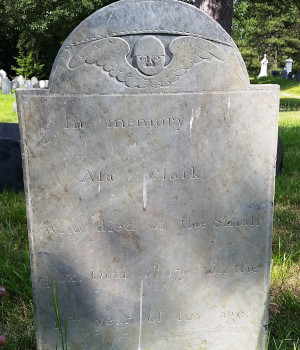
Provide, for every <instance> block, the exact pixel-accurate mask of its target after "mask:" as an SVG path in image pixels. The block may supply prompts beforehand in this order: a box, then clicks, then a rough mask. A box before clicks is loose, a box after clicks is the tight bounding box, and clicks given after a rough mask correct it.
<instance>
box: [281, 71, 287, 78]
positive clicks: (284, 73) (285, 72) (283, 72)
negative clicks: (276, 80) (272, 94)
mask: <svg viewBox="0 0 300 350" xmlns="http://www.w3.org/2000/svg"><path fill="white" fill-rule="evenodd" d="M281 78H282V79H287V78H288V73H287V71H286V69H284V70H283V71H282V74H281Z"/></svg>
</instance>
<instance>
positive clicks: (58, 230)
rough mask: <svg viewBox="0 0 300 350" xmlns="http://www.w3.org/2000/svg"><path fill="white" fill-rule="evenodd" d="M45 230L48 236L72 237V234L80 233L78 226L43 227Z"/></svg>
mask: <svg viewBox="0 0 300 350" xmlns="http://www.w3.org/2000/svg"><path fill="white" fill-rule="evenodd" d="M45 230H46V232H47V233H48V234H50V235H55V234H60V235H72V234H74V233H80V232H81V227H79V226H68V227H56V226H52V227H45Z"/></svg>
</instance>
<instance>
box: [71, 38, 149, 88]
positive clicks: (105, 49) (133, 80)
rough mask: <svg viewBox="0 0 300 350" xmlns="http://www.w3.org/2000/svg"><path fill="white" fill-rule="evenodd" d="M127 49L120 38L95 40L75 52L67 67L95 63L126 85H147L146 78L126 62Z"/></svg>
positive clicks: (124, 42) (126, 45) (127, 46)
mask: <svg viewBox="0 0 300 350" xmlns="http://www.w3.org/2000/svg"><path fill="white" fill-rule="evenodd" d="M129 51H130V48H129V45H128V44H127V42H126V41H125V40H123V39H121V38H108V39H100V40H96V41H94V42H93V43H91V44H88V45H86V46H85V47H83V48H82V49H81V50H80V51H79V52H77V53H76V54H75V55H74V56H73V57H72V58H71V60H70V62H69V67H70V68H77V67H79V66H80V65H82V64H84V63H87V64H96V65H98V66H101V67H103V69H104V70H105V71H107V72H108V73H109V75H110V76H112V77H115V78H116V79H117V80H119V81H121V82H124V83H125V84H126V85H127V86H128V87H147V86H149V82H148V80H147V79H145V78H144V77H143V76H142V75H141V74H140V73H139V72H138V71H137V70H136V69H135V68H133V67H132V66H131V65H130V64H129V63H128V61H127V59H126V55H127V54H128V53H129Z"/></svg>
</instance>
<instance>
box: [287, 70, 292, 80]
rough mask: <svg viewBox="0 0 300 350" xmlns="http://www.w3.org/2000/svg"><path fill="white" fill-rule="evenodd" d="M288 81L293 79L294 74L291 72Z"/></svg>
mask: <svg viewBox="0 0 300 350" xmlns="http://www.w3.org/2000/svg"><path fill="white" fill-rule="evenodd" d="M288 79H290V80H291V79H293V73H292V72H289V74H288Z"/></svg>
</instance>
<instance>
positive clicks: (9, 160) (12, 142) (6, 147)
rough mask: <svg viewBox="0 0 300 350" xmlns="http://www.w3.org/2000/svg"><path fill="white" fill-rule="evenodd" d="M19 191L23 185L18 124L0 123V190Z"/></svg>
mask: <svg viewBox="0 0 300 350" xmlns="http://www.w3.org/2000/svg"><path fill="white" fill-rule="evenodd" d="M8 188H10V189H14V190H16V191H21V190H23V189H24V185H23V171H22V157H21V147H20V132H19V125H18V124H16V123H0V191H3V190H5V189H8Z"/></svg>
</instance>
